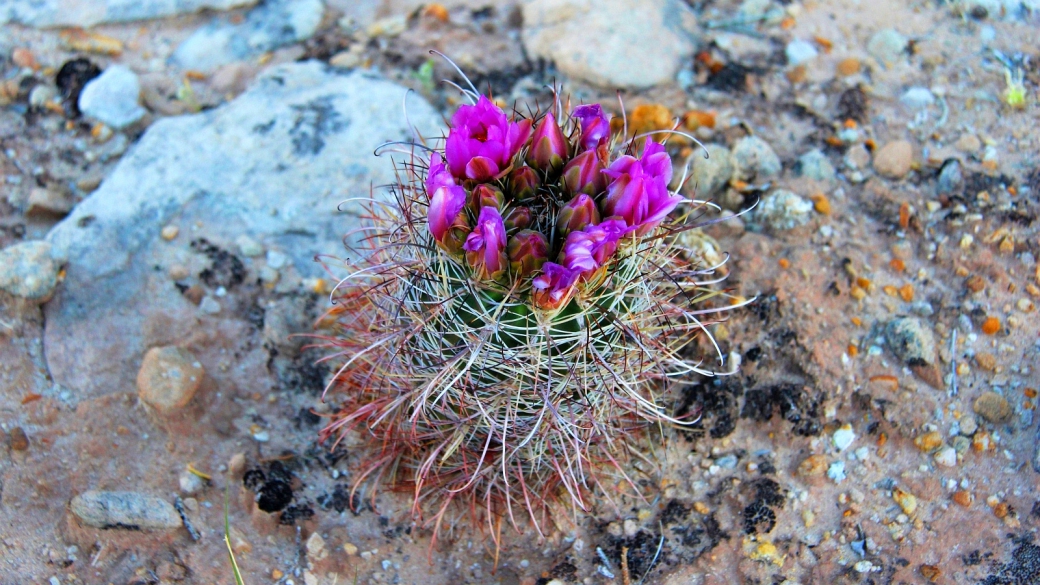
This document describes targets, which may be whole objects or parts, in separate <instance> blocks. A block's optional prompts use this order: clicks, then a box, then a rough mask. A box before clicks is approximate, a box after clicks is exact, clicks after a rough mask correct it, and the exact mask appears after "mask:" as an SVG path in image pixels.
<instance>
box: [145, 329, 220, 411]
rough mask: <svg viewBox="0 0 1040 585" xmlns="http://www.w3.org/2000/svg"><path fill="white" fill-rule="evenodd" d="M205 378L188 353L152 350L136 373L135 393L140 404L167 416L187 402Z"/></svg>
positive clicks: (186, 351) (171, 347)
mask: <svg viewBox="0 0 1040 585" xmlns="http://www.w3.org/2000/svg"><path fill="white" fill-rule="evenodd" d="M205 375H206V371H205V370H204V369H203V368H202V364H200V363H199V361H198V360H197V359H196V358H195V356H194V355H192V353H191V352H190V351H188V350H186V349H183V348H180V347H175V346H165V347H153V348H152V349H150V350H148V352H147V353H145V355H144V360H143V361H142V362H141V369H140V370H139V371H138V372H137V393H138V396H139V397H140V398H141V401H142V402H144V403H146V404H148V405H149V406H151V407H152V408H154V409H156V410H157V411H159V412H160V413H164V414H166V413H171V412H173V411H175V410H179V409H181V408H184V407H185V406H187V404H188V403H189V402H191V399H192V398H193V397H194V396H195V393H196V392H198V390H199V387H200V386H201V385H202V380H203V378H204V377H205Z"/></svg>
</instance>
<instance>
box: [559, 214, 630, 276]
mask: <svg viewBox="0 0 1040 585" xmlns="http://www.w3.org/2000/svg"><path fill="white" fill-rule="evenodd" d="M629 231H630V230H629V228H627V227H626V226H625V222H623V221H622V220H619V219H608V220H606V221H604V222H603V223H601V224H599V225H590V226H587V227H586V228H585V229H584V230H582V231H580V232H571V233H570V234H568V235H567V239H566V240H565V241H564V243H563V251H562V252H560V264H563V266H565V267H566V268H568V269H570V270H574V271H576V272H578V274H579V275H580V276H581V277H582V278H583V279H586V280H588V279H589V278H591V276H592V274H593V273H594V272H596V270H598V269H599V268H600V267H601V266H603V265H605V264H606V263H607V262H608V261H609V260H610V258H611V256H613V255H614V252H616V251H617V248H618V243H619V242H620V241H621V238H622V237H624V235H625V234H626V233H628V232H629Z"/></svg>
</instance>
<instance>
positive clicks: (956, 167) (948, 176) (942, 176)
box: [936, 159, 964, 195]
mask: <svg viewBox="0 0 1040 585" xmlns="http://www.w3.org/2000/svg"><path fill="white" fill-rule="evenodd" d="M963 190H964V173H963V172H961V163H960V161H958V160H956V159H953V160H949V161H946V163H945V164H943V166H942V169H941V170H940V171H939V179H938V180H937V181H936V191H938V193H939V194H940V195H944V194H945V195H952V194H955V193H956V194H960V192H961V191H963Z"/></svg>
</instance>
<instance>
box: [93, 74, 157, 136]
mask: <svg viewBox="0 0 1040 585" xmlns="http://www.w3.org/2000/svg"><path fill="white" fill-rule="evenodd" d="M140 97H141V82H139V81H138V80H137V74H136V73H134V72H133V71H131V70H130V68H129V67H125V66H123V65H112V66H110V67H109V68H108V69H105V71H104V72H102V73H101V75H99V76H97V77H95V78H94V79H92V80H90V81H88V82H87V85H86V86H84V87H83V93H81V94H80V95H79V109H80V111H82V112H83V113H84V114H86V115H87V116H89V117H91V118H94V119H95V120H98V121H100V122H104V123H105V124H108V125H109V126H111V127H113V128H115V129H117V130H119V129H121V128H125V127H127V126H129V125H131V124H133V123H134V122H137V121H138V120H140V119H141V118H142V117H143V116H144V115H145V113H146V111H145V109H144V108H142V107H141V105H140V104H139V103H138V99H140Z"/></svg>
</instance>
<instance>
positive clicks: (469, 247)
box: [463, 207, 508, 280]
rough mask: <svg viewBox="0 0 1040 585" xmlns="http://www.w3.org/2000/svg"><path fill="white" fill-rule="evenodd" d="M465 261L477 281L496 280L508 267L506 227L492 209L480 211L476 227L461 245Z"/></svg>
mask: <svg viewBox="0 0 1040 585" xmlns="http://www.w3.org/2000/svg"><path fill="white" fill-rule="evenodd" d="M463 249H464V250H466V261H467V262H469V265H470V266H472V267H473V270H474V271H476V276H477V278H478V279H481V280H483V279H485V278H490V279H493V280H494V279H497V278H499V277H501V276H502V275H503V274H504V272H505V269H506V266H507V265H508V258H507V257H506V226H505V224H504V223H503V221H502V215H501V214H500V213H499V212H498V209H495V208H494V207H484V208H482V209H481V210H480V216H479V217H478V218H477V225H476V226H474V227H473V231H471V232H470V233H469V236H467V237H466V243H465V245H463Z"/></svg>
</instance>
